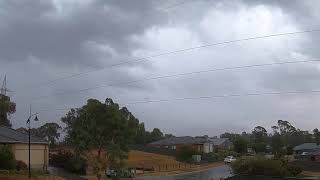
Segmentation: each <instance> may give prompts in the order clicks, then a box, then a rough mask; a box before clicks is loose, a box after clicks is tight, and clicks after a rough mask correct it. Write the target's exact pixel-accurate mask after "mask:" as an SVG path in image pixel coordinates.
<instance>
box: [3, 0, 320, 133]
mask: <svg viewBox="0 0 320 180" xmlns="http://www.w3.org/2000/svg"><path fill="white" fill-rule="evenodd" d="M319 8H320V1H317V0H308V1H301V0H295V1H294V0H283V1H277V0H274V1H273V0H268V1H262V0H261V1H259V0H255V1H254V0H247V1H245V0H243V1H241V0H225V1H223V0H221V1H219V0H197V1H195V0H185V1H183V0H163V1H159V0H23V1H22V0H0V77H1V79H2V78H3V77H4V75H5V74H7V79H8V82H7V84H8V88H9V89H11V90H13V91H14V92H12V93H10V96H11V97H12V100H13V101H14V102H16V103H17V112H16V113H15V114H14V115H13V116H12V117H11V122H12V124H13V127H15V128H17V127H20V126H25V121H26V118H27V116H28V113H29V112H28V108H29V104H32V107H33V111H34V112H36V111H39V113H40V115H39V119H40V122H36V123H33V126H34V127H37V126H40V125H42V124H44V123H45V122H58V123H60V118H61V117H62V116H63V115H64V114H65V113H66V110H56V109H61V108H71V107H80V106H82V105H84V104H85V102H86V100H87V99H88V98H96V99H99V100H101V101H104V100H105V99H106V98H107V97H110V98H112V99H114V101H115V102H117V103H119V104H120V105H121V106H127V107H128V108H129V110H130V111H131V112H132V113H133V114H134V115H135V116H136V117H137V118H139V120H140V121H142V122H145V125H146V127H147V129H152V128H154V127H157V128H160V129H161V130H163V131H164V132H165V133H172V134H175V135H204V134H207V135H209V136H214V135H219V134H221V133H223V132H225V131H233V132H241V131H244V130H245V131H251V130H252V129H253V128H254V126H256V125H261V126H264V127H267V128H269V127H270V126H272V125H275V123H276V121H277V120H278V119H282V120H288V121H290V122H291V123H292V124H293V125H294V126H296V127H299V128H301V129H306V130H312V129H314V128H315V127H318V128H320V121H319V118H320V112H319V109H318V108H319V107H320V101H319V100H320V94H316V93H314V94H308V93H304V94H290V95H265V96H255V97H246V96H242V97H232V98H220V99H198V100H197V99H193V100H184V101H169V102H154V103H140V104H135V103H134V102H138V101H150V100H160V99H175V98H185V97H202V96H215V95H223V94H245V93H254V92H279V91H309V90H320V84H319V77H320V66H319V64H318V63H315V62H312V63H297V64H286V65H275V66H267V67H255V68H246V69H238V70H228V71H227V70H226V71H216V72H208V73H199V74H193V75H187V76H181V77H173V78H162V79H155V80H149V81H142V82H138V83H130V84H128V83H124V82H132V81H136V80H140V79H144V78H149V77H157V76H165V75H172V74H179V73H187V72H193V71H202V70H209V69H213V68H225V67H233V66H245V65H252V64H263V63H274V62H282V61H297V60H309V59H317V58H319V56H320V51H319V49H318V48H319V47H320V36H319V35H320V32H312V33H303V34H295V35H287V36H278V37H272V38H265V39H257V40H251V41H242V42H236V43H232V44H225V45H219V46H211V47H206V48H200V49H195V50H192V51H184V52H179V53H175V54H170V55H162V56H158V57H153V58H150V59H149V60H148V61H136V60H137V59H139V58H143V57H148V56H153V55H158V54H161V53H164V52H168V51H175V50H180V49H185V48H189V47H195V46H199V45H205V44H208V43H218V42H224V41H230V40H236V39H242V38H248V37H255V36H264V35H269V34H277V33H287V32H296V31H304V30H311V29H317V28H320V26H319V23H320V11H319ZM128 61H133V63H125V64H121V65H117V66H113V67H110V66H112V65H114V64H119V63H121V62H128ZM134 61H135V62H134ZM103 67H107V68H104V69H102V70H99V71H95V70H98V69H101V68H103ZM89 71H90V73H86V74H83V75H81V76H76V77H73V78H67V79H64V78H63V77H70V75H73V74H77V73H82V72H89ZM55 79H59V80H57V81H54V82H52V83H47V82H48V81H52V80H55ZM110 83H111V84H113V86H106V87H104V88H99V89H93V90H90V91H81V92H79V93H67V94H64V95H58V94H59V93H61V92H69V91H77V90H80V89H86V88H92V87H96V86H100V85H104V84H110ZM42 110H48V111H42Z"/></svg>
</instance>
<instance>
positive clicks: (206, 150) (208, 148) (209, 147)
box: [203, 143, 213, 153]
mask: <svg viewBox="0 0 320 180" xmlns="http://www.w3.org/2000/svg"><path fill="white" fill-rule="evenodd" d="M203 152H204V153H210V152H213V144H211V143H204V144H203Z"/></svg>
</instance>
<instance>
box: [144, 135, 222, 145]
mask: <svg viewBox="0 0 320 180" xmlns="http://www.w3.org/2000/svg"><path fill="white" fill-rule="evenodd" d="M226 140H228V138H208V137H191V136H181V137H170V138H167V139H162V140H159V141H155V142H152V143H150V144H149V145H178V144H180V145H183V144H203V143H213V144H214V145H220V144H222V143H224V142H225V141H226Z"/></svg>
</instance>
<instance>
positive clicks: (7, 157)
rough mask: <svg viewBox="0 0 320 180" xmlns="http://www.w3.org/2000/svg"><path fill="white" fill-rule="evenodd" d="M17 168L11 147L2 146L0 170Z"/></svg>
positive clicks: (0, 148) (0, 146) (0, 150)
mask: <svg viewBox="0 0 320 180" xmlns="http://www.w3.org/2000/svg"><path fill="white" fill-rule="evenodd" d="M15 168H16V160H15V159H14V154H13V152H12V148H11V146H9V145H0V169H2V170H11V169H15Z"/></svg>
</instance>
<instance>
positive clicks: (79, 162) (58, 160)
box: [49, 151, 87, 175]
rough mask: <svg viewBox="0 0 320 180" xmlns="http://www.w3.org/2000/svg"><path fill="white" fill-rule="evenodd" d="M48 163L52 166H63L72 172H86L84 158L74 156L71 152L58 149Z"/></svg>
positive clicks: (83, 173) (82, 173)
mask: <svg viewBox="0 0 320 180" xmlns="http://www.w3.org/2000/svg"><path fill="white" fill-rule="evenodd" d="M49 163H50V164H51V165H52V166H56V167H60V168H63V169H65V170H66V171H69V172H72V173H76V174H81V175H85V174H86V166H87V165H86V160H85V159H84V158H81V157H78V156H75V155H74V154H72V153H71V152H62V151H60V152H58V154H53V155H52V156H51V159H50V162H49Z"/></svg>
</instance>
